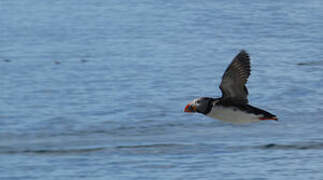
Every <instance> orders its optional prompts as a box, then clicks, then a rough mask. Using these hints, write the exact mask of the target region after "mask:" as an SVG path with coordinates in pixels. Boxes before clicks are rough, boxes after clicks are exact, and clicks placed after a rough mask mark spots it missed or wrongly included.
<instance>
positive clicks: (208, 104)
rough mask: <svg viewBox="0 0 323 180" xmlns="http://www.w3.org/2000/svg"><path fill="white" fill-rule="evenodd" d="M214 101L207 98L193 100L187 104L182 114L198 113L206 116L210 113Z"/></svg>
mask: <svg viewBox="0 0 323 180" xmlns="http://www.w3.org/2000/svg"><path fill="white" fill-rule="evenodd" d="M213 102H214V99H213V98H208V97H200V98H196V99H194V100H193V101H192V102H190V103H188V104H187V105H186V107H185V109H184V112H190V113H194V112H198V113H203V114H207V113H209V112H210V111H211V109H212V106H213Z"/></svg>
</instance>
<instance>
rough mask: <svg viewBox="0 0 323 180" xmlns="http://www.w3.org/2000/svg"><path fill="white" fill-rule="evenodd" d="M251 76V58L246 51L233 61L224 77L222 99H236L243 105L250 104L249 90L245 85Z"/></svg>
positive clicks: (221, 87) (221, 86)
mask: <svg viewBox="0 0 323 180" xmlns="http://www.w3.org/2000/svg"><path fill="white" fill-rule="evenodd" d="M249 75H250V58H249V55H248V53H247V52H246V51H244V50H242V51H240V53H239V54H238V55H237V56H236V57H235V58H234V59H233V60H232V62H231V64H230V65H229V67H228V68H227V69H226V70H225V72H224V74H223V76H222V82H221V84H220V89H221V91H222V97H223V98H224V99H225V98H230V99H235V100H236V101H240V102H242V103H248V98H247V96H248V89H247V87H246V86H245V84H246V83H247V81H248V77H249Z"/></svg>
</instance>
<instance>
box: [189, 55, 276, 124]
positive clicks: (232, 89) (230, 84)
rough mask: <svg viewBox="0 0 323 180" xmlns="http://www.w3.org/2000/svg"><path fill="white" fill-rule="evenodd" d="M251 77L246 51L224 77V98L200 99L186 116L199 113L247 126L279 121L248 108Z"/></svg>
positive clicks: (195, 100)
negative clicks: (258, 122)
mask: <svg viewBox="0 0 323 180" xmlns="http://www.w3.org/2000/svg"><path fill="white" fill-rule="evenodd" d="M249 75H250V58H249V55H248V53H247V52H246V51H245V50H241V51H240V52H239V54H238V55H237V56H236V57H235V58H234V59H233V60H232V62H231V64H230V65H229V66H228V67H227V69H226V70H225V72H224V74H223V76H222V82H221V84H220V89H221V91H222V97H220V98H211V97H200V98H197V99H194V100H193V101H192V102H190V103H189V104H188V105H187V106H186V107H185V109H184V112H192V113H193V112H198V113H202V114H204V115H206V116H208V117H211V118H215V119H219V120H222V121H225V122H230V123H248V122H257V121H261V120H276V121H277V120H278V118H277V117H276V116H275V115H273V114H271V113H269V112H267V111H265V110H262V109H260V108H256V107H253V106H251V105H249V104H248V98H247V96H248V89H247V87H246V83H247V81H248V77H249Z"/></svg>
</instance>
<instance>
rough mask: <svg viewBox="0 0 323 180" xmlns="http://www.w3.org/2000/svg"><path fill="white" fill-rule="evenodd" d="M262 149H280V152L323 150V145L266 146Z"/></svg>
mask: <svg viewBox="0 0 323 180" xmlns="http://www.w3.org/2000/svg"><path fill="white" fill-rule="evenodd" d="M260 148H261V149H280V150H290V149H299V150H306V149H323V143H314V142H313V143H299V144H274V143H272V144H266V145H264V146H261V147H260Z"/></svg>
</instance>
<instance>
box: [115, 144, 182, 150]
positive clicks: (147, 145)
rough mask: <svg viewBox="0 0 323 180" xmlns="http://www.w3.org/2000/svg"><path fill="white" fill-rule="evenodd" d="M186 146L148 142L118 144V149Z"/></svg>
mask: <svg viewBox="0 0 323 180" xmlns="http://www.w3.org/2000/svg"><path fill="white" fill-rule="evenodd" d="M174 146H184V145H183V144H146V145H133V146H117V147H116V148H117V149H138V148H163V147H174Z"/></svg>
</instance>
